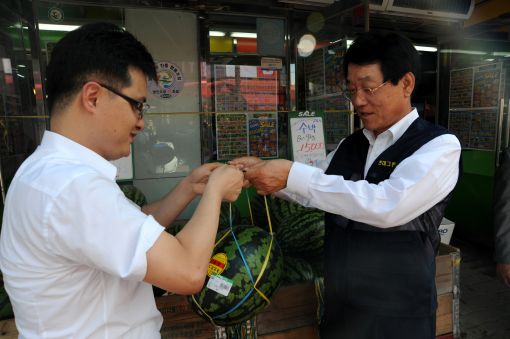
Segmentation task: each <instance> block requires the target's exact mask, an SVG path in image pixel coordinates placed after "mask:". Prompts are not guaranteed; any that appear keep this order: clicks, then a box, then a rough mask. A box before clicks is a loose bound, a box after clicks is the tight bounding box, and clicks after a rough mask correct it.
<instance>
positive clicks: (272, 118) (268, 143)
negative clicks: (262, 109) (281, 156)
mask: <svg viewBox="0 0 510 339" xmlns="http://www.w3.org/2000/svg"><path fill="white" fill-rule="evenodd" d="M248 131H249V138H250V155H252V156H256V157H259V158H274V157H278V133H277V131H278V119H277V115H276V114H275V113H268V114H250V116H249V119H248Z"/></svg>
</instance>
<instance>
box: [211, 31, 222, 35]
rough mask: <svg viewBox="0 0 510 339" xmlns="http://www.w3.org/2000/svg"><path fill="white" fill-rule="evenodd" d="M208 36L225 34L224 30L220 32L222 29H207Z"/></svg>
mask: <svg viewBox="0 0 510 339" xmlns="http://www.w3.org/2000/svg"><path fill="white" fill-rule="evenodd" d="M209 36H225V32H222V31H209Z"/></svg>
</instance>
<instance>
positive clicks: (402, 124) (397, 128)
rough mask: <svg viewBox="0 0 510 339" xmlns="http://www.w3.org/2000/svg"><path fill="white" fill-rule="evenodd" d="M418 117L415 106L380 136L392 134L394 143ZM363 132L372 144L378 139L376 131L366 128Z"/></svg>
mask: <svg viewBox="0 0 510 339" xmlns="http://www.w3.org/2000/svg"><path fill="white" fill-rule="evenodd" d="M418 117H419V115H418V111H417V110H416V108H413V110H412V111H411V112H409V113H408V114H406V115H405V116H404V117H403V118H402V119H400V120H399V121H397V122H396V123H395V124H393V125H392V126H391V127H390V128H388V129H387V130H386V131H384V132H383V133H381V134H380V135H379V136H381V135H390V137H391V136H392V140H391V141H392V144H393V143H394V142H395V141H397V140H398V139H399V138H400V137H401V136H402V134H404V132H405V131H406V130H407V129H408V128H409V126H411V124H412V123H413V121H414V120H416V119H418ZM363 134H364V135H365V137H366V138H367V139H368V142H369V143H370V145H373V144H374V142H375V139H376V137H375V135H374V132H372V131H370V130H368V129H365V128H364V129H363Z"/></svg>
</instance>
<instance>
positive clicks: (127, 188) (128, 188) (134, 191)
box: [119, 184, 147, 207]
mask: <svg viewBox="0 0 510 339" xmlns="http://www.w3.org/2000/svg"><path fill="white" fill-rule="evenodd" d="M119 186H120V189H121V191H122V192H123V193H124V195H125V196H126V198H128V199H129V200H131V201H132V202H134V203H135V204H137V205H138V206H140V207H142V206H144V205H147V199H146V197H145V194H143V192H142V191H141V190H140V189H139V188H138V187H136V186H134V185H132V184H121V185H119Z"/></svg>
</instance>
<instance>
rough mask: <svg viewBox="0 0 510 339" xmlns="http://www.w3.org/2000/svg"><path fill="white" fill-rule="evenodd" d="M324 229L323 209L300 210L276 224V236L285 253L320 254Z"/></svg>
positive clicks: (322, 246) (296, 254)
mask: <svg viewBox="0 0 510 339" xmlns="http://www.w3.org/2000/svg"><path fill="white" fill-rule="evenodd" d="M324 229H325V228H324V212H323V211H320V210H316V209H313V210H301V211H300V212H298V213H297V214H294V215H293V216H292V219H290V220H288V221H286V222H282V223H281V224H279V225H278V228H277V232H276V238H277V239H278V242H279V244H280V246H281V248H282V251H283V253H284V254H286V255H293V256H301V257H302V256H303V255H306V256H307V257H311V256H322V253H323V248H324Z"/></svg>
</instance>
